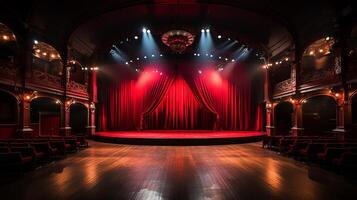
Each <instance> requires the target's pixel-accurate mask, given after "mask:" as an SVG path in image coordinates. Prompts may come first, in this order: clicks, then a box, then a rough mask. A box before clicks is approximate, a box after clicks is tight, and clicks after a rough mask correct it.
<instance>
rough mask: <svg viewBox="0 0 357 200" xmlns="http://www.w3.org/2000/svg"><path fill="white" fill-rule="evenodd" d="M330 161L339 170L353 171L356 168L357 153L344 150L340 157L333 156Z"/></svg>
mask: <svg viewBox="0 0 357 200" xmlns="http://www.w3.org/2000/svg"><path fill="white" fill-rule="evenodd" d="M332 163H333V165H334V167H336V168H337V169H339V170H343V171H348V172H351V171H355V170H356V169H357V153H351V152H345V153H343V154H342V156H341V157H340V158H334V159H333V162H332Z"/></svg>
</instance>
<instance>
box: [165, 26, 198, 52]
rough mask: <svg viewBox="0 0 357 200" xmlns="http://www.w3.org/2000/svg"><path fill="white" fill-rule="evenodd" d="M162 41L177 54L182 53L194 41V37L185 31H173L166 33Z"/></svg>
mask: <svg viewBox="0 0 357 200" xmlns="http://www.w3.org/2000/svg"><path fill="white" fill-rule="evenodd" d="M161 41H162V42H163V43H164V44H165V45H166V46H168V47H170V49H171V50H172V51H173V52H175V53H182V52H184V51H185V50H186V48H187V47H188V46H190V45H191V44H192V43H193V41H194V36H193V35H192V34H191V33H189V32H187V31H184V30H171V31H168V32H166V33H164V34H163V35H162V37H161Z"/></svg>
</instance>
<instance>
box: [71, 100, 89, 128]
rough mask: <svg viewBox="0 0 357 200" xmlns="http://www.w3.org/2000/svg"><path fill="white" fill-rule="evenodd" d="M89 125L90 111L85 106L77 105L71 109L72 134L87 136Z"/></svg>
mask: <svg viewBox="0 0 357 200" xmlns="http://www.w3.org/2000/svg"><path fill="white" fill-rule="evenodd" d="M87 125H88V109H87V107H86V106H85V105H83V104H80V103H75V104H72V105H71V108H70V126H71V128H72V130H71V132H72V134H75V135H85V133H86V127H87Z"/></svg>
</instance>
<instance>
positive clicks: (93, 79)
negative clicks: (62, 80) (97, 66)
mask: <svg viewBox="0 0 357 200" xmlns="http://www.w3.org/2000/svg"><path fill="white" fill-rule="evenodd" d="M89 76H90V78H89V84H88V85H89V87H88V94H89V106H88V126H87V134H88V135H89V136H92V135H95V130H96V126H95V103H97V102H98V98H97V72H96V71H91V72H90V73H89Z"/></svg>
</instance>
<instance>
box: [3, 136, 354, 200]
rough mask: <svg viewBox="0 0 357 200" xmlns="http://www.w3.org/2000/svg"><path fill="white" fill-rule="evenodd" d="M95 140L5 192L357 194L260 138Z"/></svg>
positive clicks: (52, 195)
mask: <svg viewBox="0 0 357 200" xmlns="http://www.w3.org/2000/svg"><path fill="white" fill-rule="evenodd" d="M90 145H91V147H90V148H88V149H85V150H82V151H80V152H78V153H75V154H72V155H69V156H68V157H67V158H65V159H62V160H59V161H56V162H53V163H51V164H49V165H46V166H44V167H42V168H39V169H36V170H34V171H31V172H28V173H26V174H25V175H21V176H19V177H16V178H11V180H8V179H4V178H2V179H1V180H2V181H1V184H0V199H2V200H4V199H31V200H32V199H104V200H108V199H125V200H126V199H138V200H154V199H155V200H156V199H177V200H189V199H195V200H196V199H197V200H201V199H202V200H216V199H217V200H218V199H241V200H244V199H264V200H267V199H284V200H286V199H289V200H293V199H314V200H316V199H323V200H326V199H357V185H356V183H353V182H351V180H346V179H345V178H343V177H342V176H339V175H336V174H333V173H331V172H328V171H325V170H321V169H319V168H317V167H309V166H307V165H304V164H302V163H299V162H296V161H294V160H292V159H290V158H285V157H283V156H280V155H277V154H276V153H274V152H271V151H268V150H264V149H262V148H261V147H260V143H253V144H237V145H221V146H186V147H183V146H172V147H170V146H130V145H118V144H105V143H98V142H91V143H90ZM5 180H6V181H5ZM5 182H6V183H5Z"/></svg>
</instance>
